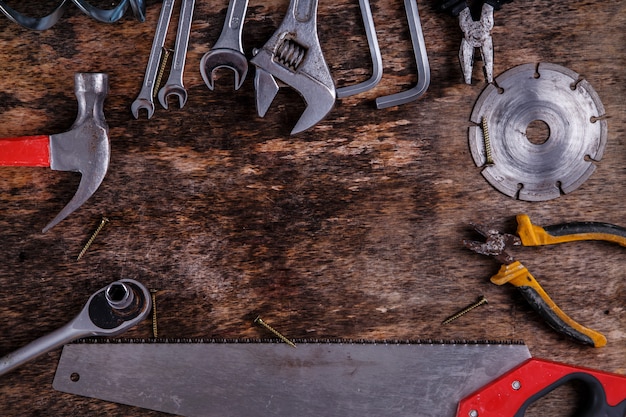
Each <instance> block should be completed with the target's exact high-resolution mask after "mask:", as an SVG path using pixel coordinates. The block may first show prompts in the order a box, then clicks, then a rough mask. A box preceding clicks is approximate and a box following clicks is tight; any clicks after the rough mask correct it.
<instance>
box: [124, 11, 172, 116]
mask: <svg viewBox="0 0 626 417" xmlns="http://www.w3.org/2000/svg"><path fill="white" fill-rule="evenodd" d="M173 9H174V0H163V5H162V6H161V14H160V15H159V21H158V23H157V28H156V32H155V34H154V40H153V41H152V49H151V50H150V57H149V58H148V66H147V67H146V74H145V76H144V79H143V86H142V87H141V91H140V92H139V95H138V96H137V98H136V99H135V101H133V104H132V105H131V107H130V108H131V111H132V112H133V116H135V119H138V118H139V109H145V110H147V111H148V119H150V118H151V117H152V115H153V114H154V89H155V82H156V79H157V76H158V74H159V66H160V63H161V54H162V53H163V46H164V45H165V38H166V37H167V29H168V27H169V25H170V19H171V18H172V11H173Z"/></svg>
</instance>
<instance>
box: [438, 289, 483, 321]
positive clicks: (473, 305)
mask: <svg viewBox="0 0 626 417" xmlns="http://www.w3.org/2000/svg"><path fill="white" fill-rule="evenodd" d="M483 304H487V299H486V298H485V296H484V295H481V296H480V298H479V299H478V301H476V302H475V303H474V304H470V305H468V306H467V307H465V308H464V309H463V310H461V311H459V312H458V313H456V314H453V315H451V316H450V317H448V318H447V319H445V320H444V321H443V323H441V324H448V323H450V322H451V321H454V320H456V319H458V318H459V317H461V316H464V315H466V314H467V313H469V312H470V311H472V310H473V309H475V308H476V307H480V306H481V305H483Z"/></svg>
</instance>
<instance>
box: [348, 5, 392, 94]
mask: <svg viewBox="0 0 626 417" xmlns="http://www.w3.org/2000/svg"><path fill="white" fill-rule="evenodd" d="M359 7H360V9H361V16H362V18H363V24H364V25H365V36H366V37H367V44H368V46H369V49H370V55H371V56H372V76H371V77H370V78H368V79H367V80H365V81H363V82H360V83H357V84H354V85H349V86H346V87H340V88H337V98H344V97H349V96H352V95H355V94H360V93H363V92H365V91H368V90H371V89H372V88H374V87H376V85H377V84H378V83H379V82H380V80H381V78H382V77H383V58H382V56H381V54H380V47H379V45H378V37H377V36H376V28H375V27H374V18H373V17H372V9H371V7H370V3H369V0H359Z"/></svg>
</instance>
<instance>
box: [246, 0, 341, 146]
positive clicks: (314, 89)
mask: <svg viewBox="0 0 626 417" xmlns="http://www.w3.org/2000/svg"><path fill="white" fill-rule="evenodd" d="M250 62H251V63H252V64H254V65H255V66H256V75H255V79H254V85H255V90H256V105H257V112H258V114H259V116H261V117H263V116H265V114H266V112H267V110H268V109H269V107H270V105H271V104H272V101H274V97H276V94H277V93H278V89H279V86H278V84H277V82H276V79H279V80H280V81H282V82H284V83H285V84H287V85H288V86H289V87H291V88H293V89H294V90H295V91H297V92H298V94H300V95H301V96H302V98H303V99H304V101H305V102H306V108H305V110H304V113H302V116H300V119H299V120H298V122H297V123H296V126H295V127H294V128H293V130H292V131H291V134H296V133H299V132H302V131H304V130H307V129H309V128H311V127H313V126H315V124H317V123H318V122H319V121H320V120H322V119H323V118H324V117H326V115H327V114H328V113H329V112H330V110H331V109H332V108H333V106H334V104H335V98H336V91H335V84H334V83H333V79H332V76H331V75H330V70H329V69H328V65H327V64H326V61H325V60H324V55H323V54H322V48H321V46H320V43H319V39H318V36H317V0H291V2H290V3H289V8H288V9H287V14H286V15H285V18H284V20H283V22H282V23H281V24H280V26H279V28H278V30H276V32H275V33H274V34H273V35H272V37H271V38H270V39H269V40H268V41H267V42H266V43H265V45H263V47H262V48H261V49H259V50H257V51H256V54H255V56H254V57H253V58H252V59H251V60H250Z"/></svg>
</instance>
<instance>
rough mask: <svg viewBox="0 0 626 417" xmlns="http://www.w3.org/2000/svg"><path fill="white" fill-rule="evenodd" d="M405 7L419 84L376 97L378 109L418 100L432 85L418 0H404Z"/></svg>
mask: <svg viewBox="0 0 626 417" xmlns="http://www.w3.org/2000/svg"><path fill="white" fill-rule="evenodd" d="M404 8H405V10H406V17H407V19H408V21H409V31H410V33H411V42H412V43H413V52H414V53H415V62H416V63H417V84H416V85H415V86H414V87H413V88H411V89H409V90H405V91H401V92H399V93H395V94H391V95H388V96H383V97H378V98H377V99H376V108H377V109H385V108H387V107H393V106H399V105H401V104H406V103H409V102H411V101H413V100H417V99H418V98H420V97H421V96H422V95H423V94H424V93H425V92H426V90H427V89H428V86H429V85H430V66H429V65H428V55H427V54H426V44H425V42H424V33H423V32H422V25H421V23H420V16H419V13H418V10H417V0H404Z"/></svg>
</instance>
